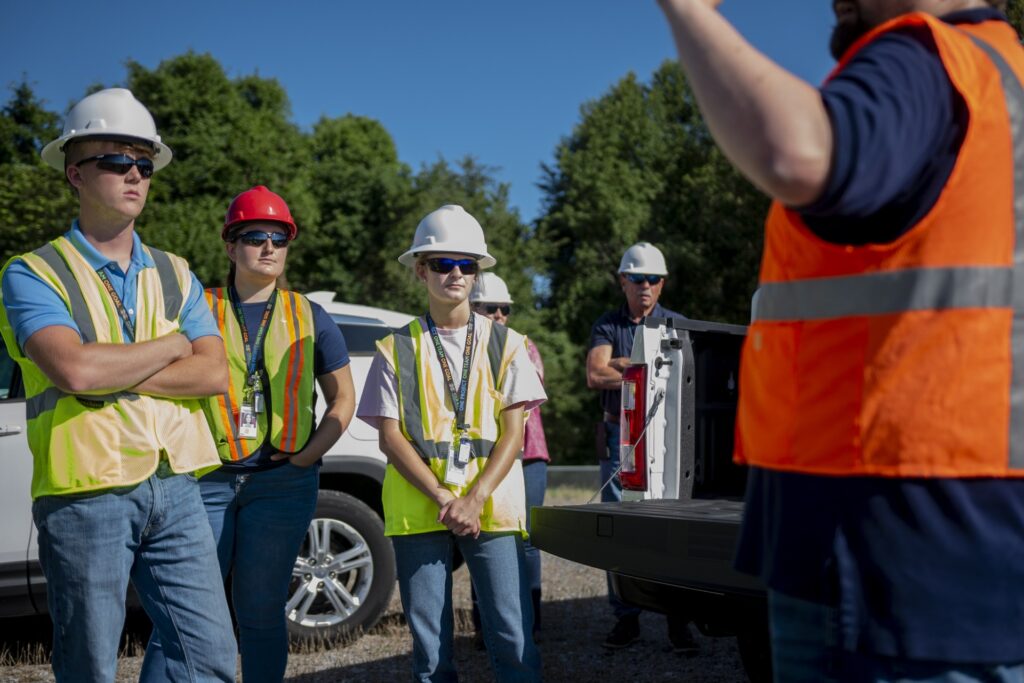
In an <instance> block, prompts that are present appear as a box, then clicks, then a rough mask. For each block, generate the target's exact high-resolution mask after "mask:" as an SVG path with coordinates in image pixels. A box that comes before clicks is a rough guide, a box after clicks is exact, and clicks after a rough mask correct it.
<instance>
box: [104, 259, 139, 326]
mask: <svg viewBox="0 0 1024 683" xmlns="http://www.w3.org/2000/svg"><path fill="white" fill-rule="evenodd" d="M96 274H97V275H99V278H100V281H101V282H102V283H103V286H104V287H105V288H106V290H107V294H109V295H110V300H111V301H113V302H114V308H116V309H117V315H118V316H119V317H120V318H121V321H122V322H123V323H124V325H122V326H121V327H122V329H123V331H124V336H126V337H128V342H129V343H132V344H134V343H135V322H134V321H132V319H131V316H129V315H128V311H126V310H125V307H124V302H123V301H121V297H119V296H118V295H117V292H115V291H114V285H112V284H111V283H110V279H109V278H108V277H107V271H105V270H104V269H102V268H100V269H99V270H98V271H96Z"/></svg>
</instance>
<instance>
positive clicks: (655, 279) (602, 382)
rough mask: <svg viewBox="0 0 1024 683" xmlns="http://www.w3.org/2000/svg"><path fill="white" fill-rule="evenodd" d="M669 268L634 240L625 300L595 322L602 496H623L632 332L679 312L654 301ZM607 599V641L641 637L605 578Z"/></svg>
mask: <svg viewBox="0 0 1024 683" xmlns="http://www.w3.org/2000/svg"><path fill="white" fill-rule="evenodd" d="M667 277H668V268H667V267H666V265H665V256H664V255H663V254H662V253H661V250H660V249H658V248H657V247H656V246H654V245H653V244H651V243H650V242H637V243H636V244H634V245H633V246H631V247H629V249H627V250H626V252H625V253H624V254H623V255H622V260H621V261H620V262H619V286H620V287H621V288H622V292H623V293H624V294H625V295H626V303H625V304H623V305H622V306H621V307H619V308H618V309H616V310H614V311H608V312H607V313H605V314H604V315H602V316H601V317H600V318H598V319H597V322H596V323H594V327H593V329H592V330H591V333H590V350H589V351H588V352H587V386H588V387H590V388H591V389H597V390H599V391H600V392H601V407H602V408H603V409H604V416H603V418H602V420H601V422H600V423H599V425H598V442H599V461H600V465H601V483H602V484H603V485H604V487H603V488H602V489H601V500H602V501H604V502H611V501H618V500H622V485H621V484H620V483H619V476H618V470H619V411H620V405H619V403H620V401H621V388H622V373H623V371H624V370H625V369H626V368H627V367H628V366H629V356H630V354H631V353H632V351H633V336H634V334H635V332H636V328H637V327H638V326H640V325H642V324H643V321H644V318H647V317H655V318H682V317H683V316H682V315H680V314H678V313H676V312H675V311H670V310H668V309H667V308H665V307H664V306H662V305H661V304H659V303H658V298H659V297H660V296H661V292H662V289H663V288H664V287H665V279H666V278H667ZM608 602H609V603H610V604H611V606H612V611H613V612H614V614H615V619H616V623H615V626H614V627H613V628H612V630H611V632H610V633H609V634H608V636H607V638H605V640H604V643H602V644H603V645H604V646H605V647H607V648H609V649H619V648H623V647H627V646H628V645H630V644H632V643H633V642H634V641H636V640H637V639H638V638H639V637H640V612H641V610H640V609H639V608H637V607H634V606H632V605H627V604H626V603H624V602H622V601H621V600H619V598H618V597H616V596H615V594H614V593H613V592H612V589H611V577H610V576H609V579H608ZM687 623H688V619H686V618H685V617H684V616H682V615H678V614H676V615H669V618H668V635H669V640H670V641H671V643H672V646H673V648H675V649H676V650H677V651H679V652H682V653H684V654H693V653H695V652H697V644H696V642H695V641H694V640H693V636H692V634H691V633H690V630H689V626H688V625H687Z"/></svg>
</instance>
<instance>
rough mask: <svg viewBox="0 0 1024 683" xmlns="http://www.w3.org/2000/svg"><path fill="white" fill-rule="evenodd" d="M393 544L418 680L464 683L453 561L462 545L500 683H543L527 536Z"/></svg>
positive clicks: (437, 535)
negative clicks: (457, 656) (458, 664)
mask: <svg viewBox="0 0 1024 683" xmlns="http://www.w3.org/2000/svg"><path fill="white" fill-rule="evenodd" d="M391 541H392V543H393V544H394V546H395V560H396V563H397V565H398V589H399V591H400V592H401V595H402V607H403V609H404V611H405V618H406V621H407V622H408V624H409V630H410V631H411V632H412V642H413V649H412V666H413V680H414V681H431V682H432V683H437V682H439V681H444V682H448V681H455V680H457V676H456V673H455V663H454V661H453V659H452V640H453V637H454V629H455V623H454V622H455V611H454V608H453V606H452V555H453V553H454V550H455V547H456V545H457V546H458V548H459V551H460V552H461V553H462V556H463V557H464V558H465V559H466V565H467V566H468V567H469V573H470V576H471V577H472V580H473V587H474V588H476V591H477V597H478V599H479V602H480V616H481V619H482V626H483V636H484V642H485V644H486V645H487V654H488V655H489V656H490V658H491V666H492V667H493V668H494V675H495V678H496V680H498V681H499V683H505V682H506V681H539V680H541V667H540V652H538V650H537V646H536V645H535V644H534V642H533V636H532V635H531V630H532V628H531V627H532V624H533V610H532V609H531V606H530V593H529V589H528V583H527V580H526V570H525V566H524V564H525V563H524V562H523V542H522V537H521V536H520V535H519V534H515V533H510V534H488V533H481V534H480V537H479V538H476V539H474V538H473V537H471V536H455V535H454V534H451V533H449V532H447V531H436V532H431V533H426V534H413V535H411V536H392V537H391Z"/></svg>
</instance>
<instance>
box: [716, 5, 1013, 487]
mask: <svg viewBox="0 0 1024 683" xmlns="http://www.w3.org/2000/svg"><path fill="white" fill-rule="evenodd" d="M911 24H914V25H919V26H920V25H925V26H926V27H927V28H929V29H930V30H931V31H932V33H933V35H934V36H935V40H936V44H937V46H938V52H939V55H940V57H941V58H942V59H943V63H944V65H945V67H946V69H947V72H948V73H949V74H950V79H951V81H952V82H953V85H954V87H955V88H956V89H957V90H958V91H959V92H960V94H961V95H962V96H963V97H964V99H965V101H966V102H967V104H968V107H969V111H970V117H969V119H970V120H969V123H968V125H969V126H970V129H969V131H968V134H967V135H965V138H964V142H963V147H962V149H961V151H960V156H959V158H958V161H957V165H956V167H955V168H954V170H953V173H952V174H951V176H950V179H949V181H947V187H946V188H945V189H944V190H943V193H942V195H941V196H940V198H939V199H938V201H937V202H936V204H935V206H934V207H933V208H932V210H931V212H930V213H929V214H927V215H926V216H924V217H923V218H922V219H921V224H919V225H917V226H914V227H913V228H912V229H911V230H910V231H908V232H907V233H906V234H905V235H904V237H901V238H900V239H899V240H897V241H896V242H894V243H892V244H885V245H866V246H863V247H859V246H853V247H846V248H844V247H842V246H841V245H833V244H828V243H824V242H823V241H822V240H820V239H819V238H817V237H815V236H813V234H812V233H811V232H810V231H809V230H808V229H807V228H806V226H804V225H803V223H802V221H800V219H799V216H798V215H797V214H795V213H793V212H791V211H787V210H785V209H783V208H782V207H781V206H779V205H778V204H776V205H775V206H773V208H772V213H771V215H770V217H769V224H768V235H767V237H766V240H765V257H764V261H763V264H762V282H761V284H760V287H759V290H758V296H757V305H756V306H755V307H754V308H755V310H754V311H753V324H752V326H751V329H750V334H749V337H748V340H747V344H746V347H745V349H744V359H743V370H742V371H741V373H740V380H741V388H740V397H741V409H740V412H739V419H738V421H737V446H736V448H737V450H736V456H737V460H738V461H740V462H748V463H751V464H755V465H759V466H764V467H769V468H777V469H782V470H792V471H799V472H809V473H821V474H874V475H882V476H1024V88H1022V86H1021V81H1020V78H1019V75H1020V73H1021V71H1022V70H1024V53H1021V54H1017V51H1019V50H1020V47H1019V44H1018V43H1017V41H1016V38H1015V36H1013V35H1012V31H1011V29H1009V27H1008V26H1007V25H1005V23H1003V22H986V23H983V24H980V25H970V26H964V27H962V28H953V27H951V26H949V25H946V24H943V23H942V22H941V21H939V20H937V19H935V18H934V17H930V16H925V15H908V16H906V17H902V18H899V19H897V20H894V21H893V22H890V24H888V25H887V26H885V27H881V28H880V29H879V30H877V31H876V32H875V33H873V34H870V35H869V36H866V37H865V38H864V39H862V40H863V43H862V44H861V45H860V46H861V47H862V46H863V44H866V43H867V42H870V41H871V40H873V39H875V38H877V36H878V35H881V34H882V33H885V32H886V31H890V30H898V29H899V28H901V27H903V26H906V25H911ZM996 45H999V46H1001V50H1000V49H997V48H996V47H995V46H996ZM856 49H857V48H856V47H855V48H854V49H853V50H851V54H852V53H854V52H856ZM978 50H980V53H979V52H978ZM1005 55H1010V59H1012V60H1013V62H1014V64H1015V65H1016V68H1015V67H1014V66H1011V64H1010V63H1009V62H1008V59H1007V57H1006V56H1005ZM846 59H847V60H848V59H849V57H847V58H846ZM845 61H846V60H844V63H843V64H841V65H840V67H839V68H840V69H841V68H842V67H843V65H844V64H845ZM993 81H995V84H994V85H989V84H990V83H992V82H993ZM999 86H1001V90H1002V98H1003V100H1004V104H1005V110H1004V111H996V110H995V109H994V106H995V105H994V102H993V100H995V98H996V97H998V95H997V94H996V93H997V92H998V91H997V90H995V88H997V87H999ZM986 88H988V89H986ZM1002 117H1005V118H1002ZM1003 135H1008V136H1009V140H1010V142H1011V145H1010V147H1009V148H1007V147H1005V146H1003V147H1002V148H1001V151H1000V149H999V148H998V146H999V145H1000V144H1001V143H1000V141H1001V140H1002V139H1004V138H1003ZM987 155H990V156H992V157H995V158H996V159H998V161H993V160H990V158H989V156H987ZM1004 159H1005V161H1004ZM986 162H987V163H986ZM1004 163H1005V164H1007V165H1011V166H1012V183H1011V182H1010V169H1009V168H1005V166H1004ZM987 177H991V178H992V180H991V181H990V182H991V185H992V187H989V188H986V187H984V183H985V182H986V181H985V180H984V178H987ZM951 185H952V186H954V188H955V189H954V191H950V186H951ZM965 188H967V191H965ZM979 188H980V189H979ZM951 192H952V194H951ZM1004 201H1005V202H1006V203H1005V204H1004V203H1003V202H1004ZM1003 207H1005V209H1004V208H1003ZM1004 211H1005V213H1004ZM971 215H977V216H978V219H977V223H975V224H971V223H970V222H969V221H964V217H965V216H971ZM951 217H955V218H951ZM1004 226H1005V228H1004ZM1004 229H1005V232H1000V231H1003V230H1004ZM958 260H959V261H960V263H957V261H958ZM766 274H767V277H766ZM943 321H947V322H943ZM948 321H952V322H948ZM950 325H954V326H953V327H949V326H950ZM947 329H949V330H950V331H948V332H944V331H945V330H947ZM961 330H963V332H962V333H963V335H965V336H964V338H963V339H958V338H957V334H958V333H959V332H960V331H961ZM1002 330H1005V331H1006V335H1007V336H1006V337H1003V336H1002V335H1003V332H1002ZM943 334H944V336H940V335H943ZM985 344H988V345H989V346H988V349H990V350H991V352H990V354H989V355H988V356H986V355H985V353H986V350H987V349H986V348H985ZM857 357H860V359H861V360H860V364H861V373H862V374H861V376H857V375H855V374H854V372H853V370H854V367H853V362H852V359H855V358H857ZM932 359H933V360H932ZM929 360H932V373H933V374H932V376H931V377H930V378H929V377H928V375H927V369H928V368H929V365H928V362H929ZM824 364H829V365H832V366H833V368H830V367H826V365H824ZM834 368H838V369H834ZM1003 372H1005V373H1006V374H1004V375H1002V377H1000V373H1003ZM954 373H958V374H954ZM819 375H820V376H821V377H825V378H827V379H824V380H822V379H819V378H818V376H819ZM943 375H949V376H950V379H949V381H948V383H947V384H945V385H944V384H943V383H942V382H941V380H940V378H941V377H942V376H943ZM908 378H914V379H915V380H918V379H919V380H921V381H918V383H917V384H916V385H914V384H908V383H907V380H908ZM829 381H831V382H832V383H831V385H829V384H828V382H829ZM981 396H984V397H987V398H990V399H991V400H986V401H980V400H978V398H979V397H981ZM972 399H974V400H972ZM980 406H984V407H983V408H981V407H980ZM915 409H916V411H917V415H915ZM971 411H975V412H973V413H972V412H971ZM979 411H980V412H979ZM1004 420H1005V422H1004ZM1004 426H1005V428H1006V429H1007V433H1006V434H1005V436H1002V437H1001V438H1000V437H994V436H990V437H989V439H988V442H986V439H985V438H984V434H986V432H985V429H986V428H988V432H987V434H989V435H992V434H993V430H995V431H996V432H1001V431H1002V429H1003V427H1004ZM1003 438H1005V443H1004V441H1003ZM887 444H888V445H887ZM887 451H888V452H887ZM830 452H831V453H835V456H834V457H833V456H829V455H828V454H829V453H830ZM902 453H909V455H905V456H904V455H901V454H902Z"/></svg>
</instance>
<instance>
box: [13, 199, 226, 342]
mask: <svg viewBox="0 0 1024 683" xmlns="http://www.w3.org/2000/svg"><path fill="white" fill-rule="evenodd" d="M64 237H66V238H67V239H68V240H69V241H70V242H71V244H72V245H74V247H75V249H77V250H78V252H79V253H80V254H81V255H82V257H83V258H85V260H86V262H87V263H88V264H89V265H90V266H92V267H93V268H95V269H96V270H97V271H99V270H101V269H102V270H104V271H105V272H106V274H107V278H108V279H109V280H110V283H111V285H113V287H114V291H115V292H117V295H118V296H119V297H121V301H122V302H124V306H125V309H126V310H127V311H128V317H129V318H131V320H132V323H134V322H135V303H136V300H137V292H138V286H137V285H138V276H139V273H140V272H141V271H142V270H143V269H145V268H155V267H156V264H155V263H154V262H153V259H152V258H150V256H149V254H147V253H146V251H145V250H144V249H143V248H142V240H141V239H139V235H138V234H137V233H133V235H132V240H133V241H132V256H131V260H130V262H129V263H128V270H127V271H124V270H121V266H119V265H118V264H117V262H116V261H111V260H110V259H108V258H107V257H106V256H104V255H103V254H101V253H100V252H99V251H97V250H96V247H94V246H92V245H91V244H89V242H88V240H86V239H85V235H83V234H82V230H81V228H79V226H78V220H77V219H76V220H75V221H74V222H73V223H72V224H71V229H70V230H68V231H67V232H66V233H64ZM0 286H2V288H3V305H4V308H6V309H7V319H8V321H9V322H10V324H11V328H12V329H13V330H14V335H15V338H16V339H17V340H18V346H20V347H21V348H22V349H24V348H25V341H26V340H27V339H28V338H29V337H31V336H32V335H33V334H35V333H36V332H38V331H39V330H41V329H43V328H44V327H49V326H50V325H62V326H64V327H70V328H71V329H73V330H75V331H76V332H79V334H80V333H81V331H80V330H79V329H78V325H76V324H75V321H74V319H73V318H72V317H71V312H70V311H68V308H67V305H66V304H65V303H64V300H63V299H61V298H60V295H59V294H57V292H55V291H54V290H53V288H52V287H50V286H49V285H48V284H46V282H45V281H44V280H43V279H42V278H41V277H39V276H38V275H37V274H36V273H35V272H34V271H33V270H32V269H31V268H29V267H28V266H27V265H25V263H24V262H23V261H21V260H16V261H14V262H13V263H12V264H11V265H10V267H8V268H7V270H6V271H5V272H4V277H3V282H2V283H0ZM178 324H179V326H180V328H181V333H182V334H184V335H185V336H186V337H188V339H189V341H195V340H196V339H199V338H200V337H207V336H214V337H220V332H219V331H218V330H217V323H216V322H215V321H214V319H213V315H212V314H211V313H210V309H209V307H208V306H207V305H206V302H205V301H203V286H202V285H200V284H199V280H198V279H196V276H195V275H194V274H193V275H192V288H191V291H190V292H189V296H188V299H187V300H186V301H185V303H184V305H183V306H182V309H181V314H180V315H179V317H178Z"/></svg>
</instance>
